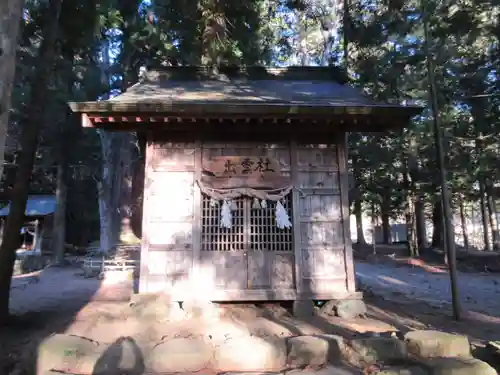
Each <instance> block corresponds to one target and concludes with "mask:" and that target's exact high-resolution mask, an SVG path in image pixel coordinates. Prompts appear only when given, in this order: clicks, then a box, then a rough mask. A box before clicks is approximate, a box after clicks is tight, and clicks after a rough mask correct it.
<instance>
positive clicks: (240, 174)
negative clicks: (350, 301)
mask: <svg viewBox="0 0 500 375" xmlns="http://www.w3.org/2000/svg"><path fill="white" fill-rule="evenodd" d="M70 107H71V108H72V110H73V111H74V112H76V113H80V114H81V117H82V123H83V126H85V127H95V128H100V129H106V130H110V131H135V132H138V133H142V134H144V136H145V137H146V139H147V149H146V167H145V183H144V206H143V225H142V249H141V266H140V280H139V293H150V292H160V291H162V292H166V293H169V294H170V295H171V296H172V298H173V299H174V300H179V301H182V300H184V298H186V295H187V294H192V293H195V294H197V295H201V296H203V297H204V298H207V299H210V300H212V301H250V300H255V301H257V300H309V299H322V300H330V299H344V298H356V297H359V294H357V293H356V287H355V277H354V264H353V255H352V247H351V243H350V231H349V207H348V195H347V194H348V190H347V189H348V188H347V186H348V176H347V170H346V167H347V166H346V132H354V131H367V132H379V131H384V130H387V129H389V128H392V129H398V128H401V127H402V126H404V125H406V124H407V123H408V121H409V119H410V117H411V116H413V115H415V114H417V113H419V112H420V108H417V107H408V106H401V105H394V104H384V103H379V102H376V101H373V100H372V99H370V98H368V97H366V96H364V95H362V94H361V92H360V91H359V90H357V89H354V88H352V87H351V86H348V85H347V83H346V80H345V78H344V77H343V76H342V74H341V73H340V72H339V70H337V69H336V68H323V67H320V68H310V67H292V68H277V69H274V68H273V69H265V68H258V67H256V68H246V69H237V68H220V69H218V70H217V72H215V71H214V70H208V69H205V68H193V67H169V68H163V69H161V70H156V71H149V72H147V73H145V74H144V75H143V77H142V78H141V80H140V82H139V83H137V84H135V85H133V86H132V87H130V88H129V89H128V90H127V91H126V92H124V93H123V94H121V95H119V96H117V97H115V98H112V99H110V100H103V101H97V102H83V103H70Z"/></svg>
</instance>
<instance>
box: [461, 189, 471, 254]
mask: <svg viewBox="0 0 500 375" xmlns="http://www.w3.org/2000/svg"><path fill="white" fill-rule="evenodd" d="M460 223H461V225H462V238H463V241H464V247H465V248H466V249H468V248H469V233H468V232H467V220H466V218H465V207H464V198H463V197H462V199H460Z"/></svg>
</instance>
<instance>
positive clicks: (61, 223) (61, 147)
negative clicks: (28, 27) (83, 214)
mask: <svg viewBox="0 0 500 375" xmlns="http://www.w3.org/2000/svg"><path fill="white" fill-rule="evenodd" d="M65 59H66V60H67V61H71V60H72V59H73V51H72V48H69V49H68V53H67V54H66V55H65ZM64 78H65V79H66V83H67V92H66V93H67V97H68V98H71V97H72V92H73V84H74V81H73V69H72V65H71V69H68V71H67V72H66V75H65V77H64ZM73 119H74V116H72V115H71V113H69V112H68V115H67V116H66V121H64V122H63V123H62V124H61V125H60V129H59V137H60V138H59V142H58V145H57V148H58V150H57V152H58V159H59V160H58V163H57V178H56V181H57V183H56V209H55V212H54V224H53V227H52V242H51V243H52V251H53V258H54V261H55V263H56V264H63V263H64V253H65V251H66V200H67V198H68V167H69V166H68V159H69V152H70V150H69V147H70V143H69V142H66V141H65V140H67V139H72V135H73V134H71V130H72V129H74V126H73V125H74V121H72V120H73ZM77 126H79V124H78V125H77Z"/></svg>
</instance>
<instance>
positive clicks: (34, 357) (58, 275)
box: [0, 267, 135, 375]
mask: <svg viewBox="0 0 500 375" xmlns="http://www.w3.org/2000/svg"><path fill="white" fill-rule="evenodd" d="M80 273H82V271H80V270H79V269H77V268H73V267H68V268H47V269H45V270H44V271H43V272H41V273H40V275H39V281H38V283H36V284H29V285H27V286H26V287H25V288H23V289H21V290H18V289H13V290H12V291H11V307H12V308H14V310H13V315H12V316H11V318H10V320H9V322H8V324H7V325H5V326H2V327H0V373H2V374H9V373H11V372H12V371H13V370H14V369H16V370H17V369H19V370H21V371H23V372H22V373H23V374H27V375H31V374H36V373H37V361H38V351H39V347H40V344H41V343H42V342H43V341H44V340H45V339H47V338H48V337H50V336H51V335H53V334H56V333H67V332H68V329H70V327H72V326H73V325H86V324H90V323H91V322H92V321H94V320H95V319H97V317H98V316H102V311H105V309H106V308H105V306H108V305H110V304H115V303H116V302H117V301H120V300H123V301H129V299H130V293H128V294H129V295H120V293H117V291H116V290H114V285H104V284H103V281H101V280H98V279H97V278H84V277H83V276H82V275H80ZM73 288H74V289H73ZM51 290H52V291H51ZM131 291H132V287H130V292H131ZM56 295H58V296H56ZM44 297H45V298H44ZM56 297H57V298H56ZM96 304H97V305H99V306H100V308H99V311H95V312H93V308H92V307H91V305H92V306H94V305H96ZM92 314H94V315H95V316H94V315H92ZM91 315H92V316H91ZM134 375H135V374H134Z"/></svg>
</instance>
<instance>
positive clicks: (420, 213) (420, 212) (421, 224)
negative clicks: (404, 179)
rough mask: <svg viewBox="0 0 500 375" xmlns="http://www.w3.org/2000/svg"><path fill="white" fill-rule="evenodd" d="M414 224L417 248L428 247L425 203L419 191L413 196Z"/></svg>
mask: <svg viewBox="0 0 500 375" xmlns="http://www.w3.org/2000/svg"><path fill="white" fill-rule="evenodd" d="M415 224H416V231H417V242H418V249H419V250H423V249H426V248H427V247H428V245H429V244H428V243H427V225H426V223H425V205H424V199H423V197H422V194H421V193H420V192H417V194H416V197H415Z"/></svg>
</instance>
